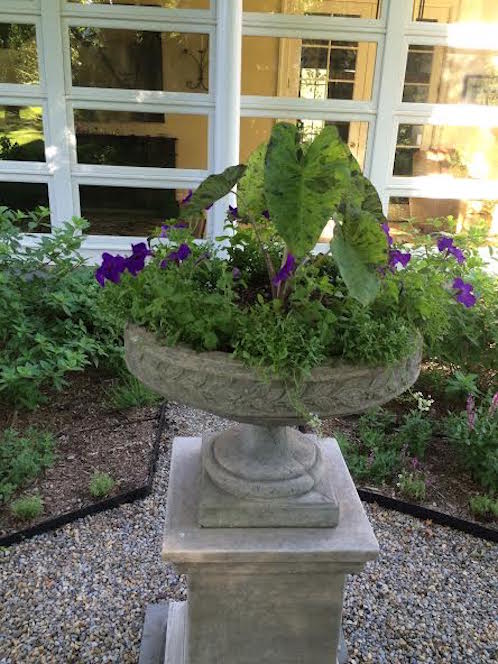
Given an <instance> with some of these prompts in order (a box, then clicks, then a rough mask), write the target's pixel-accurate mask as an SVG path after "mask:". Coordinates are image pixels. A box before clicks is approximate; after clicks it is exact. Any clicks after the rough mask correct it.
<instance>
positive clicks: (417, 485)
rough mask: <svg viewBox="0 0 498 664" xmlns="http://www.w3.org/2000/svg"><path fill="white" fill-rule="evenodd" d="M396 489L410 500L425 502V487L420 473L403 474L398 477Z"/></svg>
mask: <svg viewBox="0 0 498 664" xmlns="http://www.w3.org/2000/svg"><path fill="white" fill-rule="evenodd" d="M398 488H399V490H400V491H401V493H402V494H403V495H404V496H406V497H407V498H411V499H412V500H417V501H421V500H425V497H426V494H427V487H426V485H425V480H424V478H423V476H422V475H421V474H420V473H407V472H403V473H401V474H400V475H398Z"/></svg>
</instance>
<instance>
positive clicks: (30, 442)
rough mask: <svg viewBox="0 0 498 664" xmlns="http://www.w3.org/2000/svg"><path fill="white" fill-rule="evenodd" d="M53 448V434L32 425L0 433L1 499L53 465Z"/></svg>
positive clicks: (9, 496) (5, 498)
mask: <svg viewBox="0 0 498 664" xmlns="http://www.w3.org/2000/svg"><path fill="white" fill-rule="evenodd" d="M54 448H55V440H54V437H53V435H52V434H51V433H49V432H46V431H40V430H38V429H35V428H31V429H28V430H26V431H25V432H23V433H20V432H18V431H15V430H14V429H6V430H5V431H4V432H3V433H2V434H1V435H0V503H2V502H7V501H8V500H9V499H10V498H11V496H12V495H13V494H14V493H15V492H16V491H17V490H18V489H20V488H22V487H23V486H24V485H26V484H27V483H28V482H30V481H31V480H33V479H35V478H36V477H38V475H40V473H42V471H43V470H45V469H46V468H49V467H50V466H52V464H53V463H54Z"/></svg>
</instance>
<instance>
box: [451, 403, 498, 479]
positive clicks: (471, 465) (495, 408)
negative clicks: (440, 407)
mask: <svg viewBox="0 0 498 664" xmlns="http://www.w3.org/2000/svg"><path fill="white" fill-rule="evenodd" d="M443 426H444V432H445V434H446V436H447V438H448V440H449V441H450V443H451V445H452V446H453V448H454V450H455V452H456V453H457V454H458V456H459V458H460V462H461V464H462V465H463V466H464V467H465V468H466V469H467V470H468V471H469V472H470V473H471V475H472V476H473V477H474V479H475V480H476V482H478V483H479V484H480V485H481V486H482V487H483V488H484V489H489V490H491V491H496V490H497V489H498V393H496V394H495V395H494V396H492V397H491V395H490V394H488V395H486V396H485V397H483V398H482V399H480V400H479V401H476V399H475V398H474V397H473V396H472V395H470V396H469V398H468V400H467V407H466V410H464V411H462V412H460V413H454V414H451V415H449V416H448V417H447V418H446V420H445V421H444V422H443Z"/></svg>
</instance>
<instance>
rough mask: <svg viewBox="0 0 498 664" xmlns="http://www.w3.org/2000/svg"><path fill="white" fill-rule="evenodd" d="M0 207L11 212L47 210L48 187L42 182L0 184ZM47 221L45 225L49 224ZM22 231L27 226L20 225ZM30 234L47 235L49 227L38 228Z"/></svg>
mask: <svg viewBox="0 0 498 664" xmlns="http://www.w3.org/2000/svg"><path fill="white" fill-rule="evenodd" d="M0 205H5V206H6V207H8V208H10V209H11V210H20V211H21V212H24V213H28V212H32V211H33V210H34V209H35V208H37V207H40V206H43V207H46V208H48V207H49V203H48V185H46V184H45V183H43V182H0ZM49 221H50V220H49V219H46V220H45V223H47V224H48V223H49ZM21 228H22V229H23V230H26V231H27V230H28V228H27V224H25V223H23V224H21ZM31 232H36V233H49V232H50V227H49V226H40V227H39V228H36V229H34V230H33V231H31Z"/></svg>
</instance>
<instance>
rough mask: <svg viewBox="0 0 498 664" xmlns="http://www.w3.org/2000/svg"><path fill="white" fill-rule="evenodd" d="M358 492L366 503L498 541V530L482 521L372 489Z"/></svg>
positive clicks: (491, 540)
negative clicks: (483, 523)
mask: <svg viewBox="0 0 498 664" xmlns="http://www.w3.org/2000/svg"><path fill="white" fill-rule="evenodd" d="M358 494H359V496H360V498H361V499H362V500H363V501H365V502H366V503H377V505H380V507H386V508H388V509H391V510H395V511H396V512H401V513H402V514H408V515H410V516H414V517H416V518H417V519H423V520H424V521H432V522H433V523H437V524H439V525H441V526H448V527H449V528H453V529H454V530H460V531H461V532H464V533H468V534H469V535H474V537H480V538H481V539H485V540H489V541H490V542H498V530H495V529H493V528H487V527H486V526H483V525H481V524H480V523H475V522H474V521H466V520H465V519H460V518H458V517H456V516H451V515H450V514H446V513H445V512H439V511H437V510H431V509H430V508H428V507H423V506H422V505H414V504H413V503H407V502H405V501H404V500H398V499H397V498H391V496H386V495H384V494H383V493H379V492H377V491H372V490H370V489H360V488H358Z"/></svg>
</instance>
